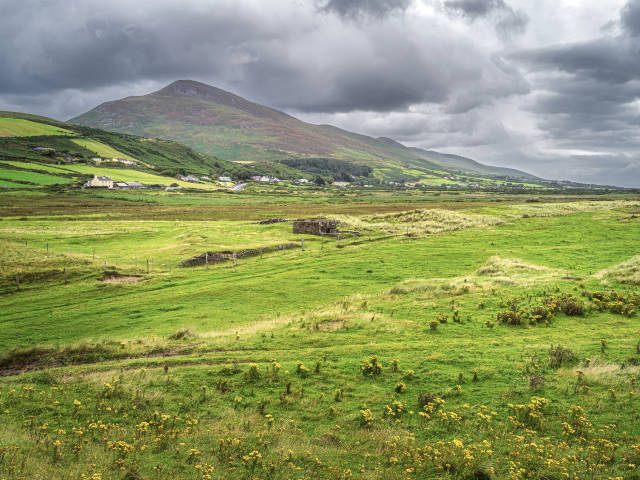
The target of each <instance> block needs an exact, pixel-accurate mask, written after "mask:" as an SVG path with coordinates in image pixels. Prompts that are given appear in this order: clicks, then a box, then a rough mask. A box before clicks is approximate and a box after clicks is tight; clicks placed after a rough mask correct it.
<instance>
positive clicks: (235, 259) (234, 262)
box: [233, 252, 238, 267]
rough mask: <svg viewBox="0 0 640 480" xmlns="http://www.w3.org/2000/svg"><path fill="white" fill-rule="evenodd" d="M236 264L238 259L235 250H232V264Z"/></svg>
mask: <svg viewBox="0 0 640 480" xmlns="http://www.w3.org/2000/svg"><path fill="white" fill-rule="evenodd" d="M237 265H238V259H237V257H236V252H233V266H234V267H236V266H237Z"/></svg>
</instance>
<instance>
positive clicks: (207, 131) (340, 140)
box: [71, 80, 531, 180]
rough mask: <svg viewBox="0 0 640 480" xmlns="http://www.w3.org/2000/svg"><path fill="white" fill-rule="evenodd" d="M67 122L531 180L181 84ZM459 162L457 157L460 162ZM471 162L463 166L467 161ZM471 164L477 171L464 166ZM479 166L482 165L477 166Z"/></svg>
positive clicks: (213, 147) (226, 145) (219, 151)
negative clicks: (450, 160) (451, 159)
mask: <svg viewBox="0 0 640 480" xmlns="http://www.w3.org/2000/svg"><path fill="white" fill-rule="evenodd" d="M71 122H73V123H76V124H79V125H86V126H91V127H96V128H101V129H105V130H110V131H117V132H125V133H131V134H135V135H143V136H150V137H157V138H167V139H171V140H176V141H179V142H181V143H184V144H186V145H189V146H190V147H192V148H194V149H195V150H198V151H200V152H203V153H206V154H210V155H215V156H217V157H219V158H224V159H227V160H232V161H260V160H270V161H280V160H283V159H287V158H291V157H321V158H327V157H328V158H334V159H339V160H346V161H351V162H355V163H359V164H363V165H368V166H370V167H372V168H374V169H376V168H379V169H383V171H385V172H387V176H389V175H388V173H389V172H392V173H393V175H391V176H393V177H398V178H400V177H406V178H414V179H416V180H418V179H420V176H421V172H425V173H430V171H433V170H435V171H442V170H445V171H450V170H451V171H460V170H462V171H466V172H474V173H476V174H477V173H480V174H483V175H484V174H488V175H502V176H520V177H522V178H525V177H529V178H531V176H529V175H527V174H525V173H523V172H519V171H517V170H511V169H500V168H497V167H486V168H485V169H483V168H480V167H477V168H475V169H471V168H468V166H465V168H460V167H459V166H458V165H457V163H456V162H448V161H447V158H446V157H439V158H438V160H437V161H435V159H431V158H430V154H431V153H434V156H438V155H439V154H437V153H436V152H425V151H420V152H416V151H414V150H412V149H410V148H408V147H405V146H404V145H402V144H400V143H398V142H396V141H394V140H392V139H387V138H378V139H376V138H372V137H368V136H366V135H360V134H357V133H352V132H348V131H345V130H342V129H339V128H336V127H333V126H330V125H312V124H309V123H306V122H303V121H300V120H298V119H296V118H294V117H292V116H290V115H287V114H285V113H283V112H280V111H277V110H274V109H271V108H268V107H265V106H262V105H259V104H257V103H253V102H250V101H248V100H246V99H244V98H242V97H239V96H237V95H235V94H233V93H230V92H227V91H224V90H221V89H219V88H216V87H212V86H209V85H206V84H203V83H199V82H194V81H190V80H179V81H176V82H174V83H172V84H170V85H168V86H167V87H165V88H163V89H161V90H158V91H157V92H153V93H150V94H148V95H143V96H137V97H127V98H123V99H121V100H116V101H112V102H106V103H103V104H102V105H99V106H98V107H96V108H94V109H93V110H91V111H89V112H87V113H85V114H83V115H80V116H78V117H76V118H74V119H72V120H71ZM460 158H462V157H460ZM465 160H468V159H465ZM467 163H468V164H469V165H472V164H473V165H480V164H478V163H477V162H474V161H472V160H468V162H467ZM481 167H484V166H481Z"/></svg>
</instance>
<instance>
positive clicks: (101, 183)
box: [83, 175, 180, 190]
mask: <svg viewBox="0 0 640 480" xmlns="http://www.w3.org/2000/svg"><path fill="white" fill-rule="evenodd" d="M83 186H84V187H89V188H109V189H114V190H162V189H165V190H175V189H176V188H180V187H167V186H166V185H163V184H161V183H157V184H153V185H149V184H146V183H140V182H114V181H113V180H112V179H111V178H109V177H98V176H96V175H94V177H93V178H92V179H91V180H89V181H88V182H86V183H85V184H84V185H83Z"/></svg>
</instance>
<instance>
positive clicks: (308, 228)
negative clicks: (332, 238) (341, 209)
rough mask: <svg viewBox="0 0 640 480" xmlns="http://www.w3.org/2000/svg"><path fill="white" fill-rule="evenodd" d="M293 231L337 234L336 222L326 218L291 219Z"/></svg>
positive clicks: (313, 233)
mask: <svg viewBox="0 0 640 480" xmlns="http://www.w3.org/2000/svg"><path fill="white" fill-rule="evenodd" d="M293 233H307V234H311V235H337V233H338V222H336V221H335V220H328V219H326V218H310V219H306V220H294V221H293Z"/></svg>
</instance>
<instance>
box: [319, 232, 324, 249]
mask: <svg viewBox="0 0 640 480" xmlns="http://www.w3.org/2000/svg"><path fill="white" fill-rule="evenodd" d="M320 238H322V242H321V243H320V250H324V235H323V236H322V237H320Z"/></svg>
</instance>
